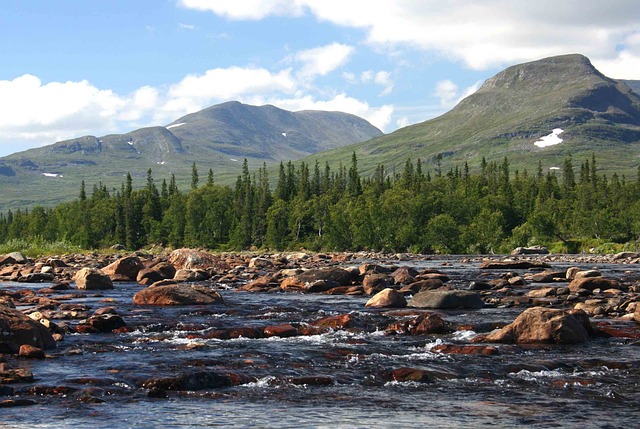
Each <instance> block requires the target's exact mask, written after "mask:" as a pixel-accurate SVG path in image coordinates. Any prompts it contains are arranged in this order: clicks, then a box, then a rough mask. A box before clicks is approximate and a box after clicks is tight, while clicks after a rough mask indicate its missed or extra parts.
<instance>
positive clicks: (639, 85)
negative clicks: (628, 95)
mask: <svg viewBox="0 0 640 429" xmlns="http://www.w3.org/2000/svg"><path fill="white" fill-rule="evenodd" d="M620 82H624V83H626V84H627V85H628V86H629V88H631V89H632V90H633V92H635V93H636V94H639V95H640V80H624V79H620Z"/></svg>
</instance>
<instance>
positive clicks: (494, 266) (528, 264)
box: [480, 261, 551, 270]
mask: <svg viewBox="0 0 640 429" xmlns="http://www.w3.org/2000/svg"><path fill="white" fill-rule="evenodd" d="M529 268H551V265H549V264H547V263H546V262H534V261H486V262H483V263H482V264H480V269H481V270H528V269H529Z"/></svg>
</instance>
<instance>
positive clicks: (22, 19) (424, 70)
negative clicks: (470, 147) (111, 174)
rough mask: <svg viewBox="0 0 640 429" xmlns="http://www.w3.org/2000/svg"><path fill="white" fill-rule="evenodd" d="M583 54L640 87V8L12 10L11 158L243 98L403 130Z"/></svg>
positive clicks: (0, 88)
mask: <svg viewBox="0 0 640 429" xmlns="http://www.w3.org/2000/svg"><path fill="white" fill-rule="evenodd" d="M568 53H580V54H583V55H586V56H588V57H589V58H590V59H591V61H592V63H593V64H594V65H595V66H596V68H598V69H599V70H600V71H601V72H603V73H604V74H605V75H607V76H609V77H613V78H619V79H640V4H639V3H638V1H637V0H607V1H602V0H536V1H530V0H482V1H478V0H476V1H469V0H465V1H463V0H447V1H442V0H340V1H338V0H92V1H86V0H3V1H2V2H1V3H0V61H1V63H0V156H5V155H8V154H10V153H14V152H18V151H22V150H26V149H29V148H32V147H38V146H43V145H47V144H52V143H55V142H56V141H61V140H64V139H69V138H74V137H80V136H84V135H94V136H103V135H106V134H113V133H126V132H129V131H132V130H134V129H137V128H141V127H145V126H154V125H160V126H164V125H167V124H169V123H171V122H173V121H174V120H176V119H178V118H180V117H181V116H183V115H185V114H188V113H191V112H195V111H198V110H200V109H203V108H205V107H208V106H211V105H214V104H218V103H222V102H226V101H230V100H238V101H241V102H243V103H247V104H252V105H264V104H271V105H274V106H277V107H280V108H283V109H287V110H291V111H298V110H306V109H314V110H336V111H343V112H347V113H352V114H355V115H358V116H361V117H363V118H365V119H367V120H368V121H369V122H371V123H372V124H373V125H375V126H377V127H378V128H380V129H381V130H383V131H384V132H392V131H394V130H396V129H397V128H400V127H403V126H406V125H410V124H414V123H417V122H422V121H425V120H428V119H431V118H433V117H436V116H438V115H440V114H442V113H444V112H446V111H448V110H449V109H451V108H452V107H453V106H454V105H455V104H456V103H457V102H458V101H460V100H461V99H462V98H464V97H465V96H467V95H469V94H471V93H473V92H474V91H475V90H476V89H477V88H478V87H479V86H480V85H481V84H482V82H483V81H484V80H485V79H487V78H489V77H491V76H493V75H494V74H496V73H497V72H499V71H501V70H502V69H504V68H506V67H508V66H510V65H513V64H518V63H522V62H527V61H533V60H537V59H541V58H545V57H549V56H553V55H561V54H568Z"/></svg>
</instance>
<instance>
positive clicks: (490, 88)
mask: <svg viewBox="0 0 640 429" xmlns="http://www.w3.org/2000/svg"><path fill="white" fill-rule="evenodd" d="M554 130H555V131H554ZM536 142H538V145H536ZM554 142H555V143H557V144H553V145H548V143H554ZM354 151H355V152H356V154H357V155H358V167H359V169H360V171H362V172H371V171H372V170H373V169H374V168H375V166H376V165H378V164H383V165H384V166H385V168H386V169H387V171H391V170H392V169H393V168H395V169H396V170H397V171H398V169H400V170H401V169H402V168H403V166H404V163H405V161H406V160H407V159H409V158H410V159H412V160H413V161H415V160H416V159H417V158H421V159H422V161H425V162H426V166H425V167H426V170H430V171H431V172H433V171H434V169H435V168H436V164H437V163H440V164H441V168H442V169H443V170H444V171H445V172H446V171H448V169H449V168H453V167H454V166H458V167H462V166H463V165H464V163H465V162H468V164H469V166H470V167H471V168H472V169H473V168H477V167H478V166H479V165H480V163H481V160H482V158H483V157H485V158H486V160H487V161H497V162H502V160H503V159H504V157H507V158H508V159H509V161H510V164H511V168H512V171H513V170H515V169H519V170H520V171H521V172H522V171H523V170H524V169H525V168H526V169H527V170H528V171H529V172H530V173H532V172H534V171H536V170H537V166H538V162H539V161H540V162H542V165H543V168H545V169H549V168H554V167H561V166H562V162H563V160H564V159H565V158H566V157H567V156H569V155H571V156H572V159H573V162H574V167H576V168H579V166H580V163H582V162H583V161H584V160H585V159H587V158H590V157H591V155H592V153H594V154H595V155H596V159H597V161H598V166H599V169H600V170H601V171H606V172H610V173H613V172H617V173H618V175H620V174H625V175H626V176H627V177H630V178H632V179H635V177H636V172H637V167H638V164H640V96H639V95H638V94H637V93H635V92H633V91H632V90H631V88H629V86H628V85H627V84H625V83H624V82H620V81H616V80H613V79H610V78H608V77H606V76H604V75H603V74H602V73H600V72H599V71H598V70H596V69H595V68H594V67H593V65H592V64H591V62H590V61H589V59H588V58H586V57H584V56H582V55H563V56H557V57H552V58H545V59H542V60H539V61H533V62H529V63H525V64H519V65H515V66H512V67H509V68H507V69H505V70H504V71H502V72H500V73H498V74H497V75H495V76H493V77H492V78H490V79H488V80H487V81H485V82H484V84H483V85H482V87H481V88H480V89H479V90H478V91H477V92H475V93H474V94H472V95H470V96H469V97H467V98H465V99H464V100H462V101H461V102H460V103H459V104H458V105H457V106H455V107H454V108H453V109H452V110H451V111H449V112H447V113H445V114H444V115H442V116H440V117H437V118H435V119H431V120H428V121H426V122H422V123H419V124H415V125H411V126H408V127H405V128H402V129H399V130H397V131H395V132H393V133H390V134H387V135H384V136H381V137H378V138H375V139H373V140H370V141H367V142H363V143H357V144H354V145H351V146H346V147H342V148H339V149H334V150H331V151H328V152H323V153H321V154H317V155H314V156H312V157H311V162H313V160H314V159H320V160H321V161H322V162H324V161H325V160H328V161H329V162H332V163H337V162H338V161H342V162H343V163H348V162H349V159H350V157H351V154H352V153H353V152H354Z"/></svg>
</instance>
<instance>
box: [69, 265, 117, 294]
mask: <svg viewBox="0 0 640 429" xmlns="http://www.w3.org/2000/svg"><path fill="white" fill-rule="evenodd" d="M74 280H75V282H76V288H77V289H88V290H102V289H113V283H112V282H111V279H110V278H109V276H108V275H106V274H104V273H103V272H102V271H101V270H98V269H96V268H83V269H81V270H80V271H78V272H77V273H76V276H75V278H74Z"/></svg>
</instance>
